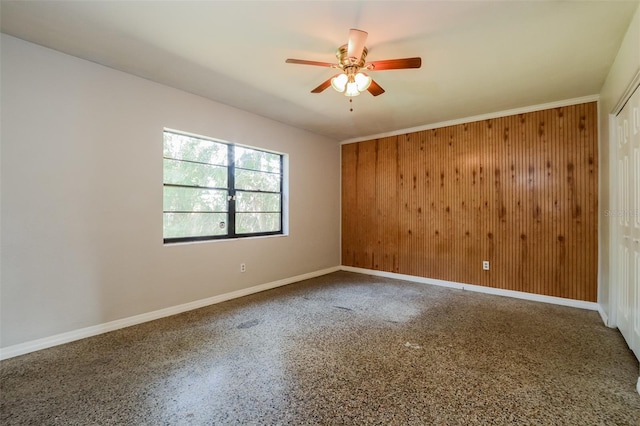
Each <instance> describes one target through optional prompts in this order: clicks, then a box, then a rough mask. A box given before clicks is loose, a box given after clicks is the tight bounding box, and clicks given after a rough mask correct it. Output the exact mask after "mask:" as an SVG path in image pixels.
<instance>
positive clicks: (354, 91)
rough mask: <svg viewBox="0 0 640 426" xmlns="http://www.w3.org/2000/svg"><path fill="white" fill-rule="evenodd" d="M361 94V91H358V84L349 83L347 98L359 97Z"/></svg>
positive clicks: (346, 92) (345, 93)
mask: <svg viewBox="0 0 640 426" xmlns="http://www.w3.org/2000/svg"><path fill="white" fill-rule="evenodd" d="M359 94H360V91H359V90H358V83H356V82H355V81H349V82H348V83H347V90H346V91H345V92H344V95H345V96H350V97H353V96H358V95H359Z"/></svg>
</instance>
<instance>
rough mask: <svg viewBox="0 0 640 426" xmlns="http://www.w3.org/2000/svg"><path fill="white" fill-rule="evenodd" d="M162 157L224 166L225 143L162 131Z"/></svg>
mask: <svg viewBox="0 0 640 426" xmlns="http://www.w3.org/2000/svg"><path fill="white" fill-rule="evenodd" d="M164 157H167V158H175V159H178V160H191V161H199V162H201V163H209V164H217V165H220V166H226V165H227V162H228V157H227V145H226V144H223V143H219V142H213V141H210V140H207V139H199V138H194V137H191V136H185V135H177V134H175V133H170V132H164Z"/></svg>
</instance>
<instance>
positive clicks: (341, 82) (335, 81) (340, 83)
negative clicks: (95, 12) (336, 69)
mask: <svg viewBox="0 0 640 426" xmlns="http://www.w3.org/2000/svg"><path fill="white" fill-rule="evenodd" d="M348 80H349V77H347V75H346V74H339V75H337V76H335V77H333V78H332V79H331V87H333V88H334V89H335V90H336V91H338V92H340V93H342V92H344V89H345V87H346V86H347V81H348Z"/></svg>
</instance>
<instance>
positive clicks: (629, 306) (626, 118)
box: [611, 89, 640, 359]
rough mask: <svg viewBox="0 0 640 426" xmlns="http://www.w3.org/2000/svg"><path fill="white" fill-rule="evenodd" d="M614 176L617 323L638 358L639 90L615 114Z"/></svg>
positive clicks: (639, 325)
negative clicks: (615, 169)
mask: <svg viewBox="0 0 640 426" xmlns="http://www.w3.org/2000/svg"><path fill="white" fill-rule="evenodd" d="M616 127H617V156H616V157H617V158H616V159H617V166H618V170H617V179H616V185H615V200H616V204H615V208H614V209H612V216H613V218H612V219H614V220H615V222H614V226H613V227H612V230H613V235H612V236H613V238H614V239H615V241H616V244H617V251H616V252H615V253H614V256H615V260H614V262H613V264H612V265H611V266H612V267H613V269H614V274H613V278H614V283H613V285H615V286H616V290H617V291H616V293H617V297H616V301H615V302H616V312H617V318H616V322H617V325H618V328H619V329H620V332H621V333H622V335H623V336H624V338H625V340H626V341H627V344H628V345H629V348H631V350H632V351H633V352H634V353H635V355H636V357H637V358H638V359H640V89H636V91H635V93H634V94H633V95H632V96H631V98H630V99H629V101H628V102H627V103H626V105H625V106H624V108H623V109H622V111H620V113H619V114H618V115H617V116H616Z"/></svg>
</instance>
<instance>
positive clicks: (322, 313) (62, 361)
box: [0, 272, 640, 425]
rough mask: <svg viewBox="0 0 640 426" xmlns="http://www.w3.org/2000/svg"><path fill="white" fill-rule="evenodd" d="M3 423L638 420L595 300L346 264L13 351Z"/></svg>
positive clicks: (631, 388) (626, 359)
mask: <svg viewBox="0 0 640 426" xmlns="http://www.w3.org/2000/svg"><path fill="white" fill-rule="evenodd" d="M0 367H1V373H0V380H1V384H0V391H1V394H0V409H1V416H0V423H2V424H3V425H13V424H20V425H23V424H24V425H27V424H28V425H58V424H60V425H94V424H95V425H112V424H118V425H212V424H216V425H218V424H220V425H226V424H234V425H235V424H237V425H240V424H242V425H263V424H265V425H281V424H294V425H302V424H323V425H346V424H384V425H405V424H410V425H431V424H438V425H440V424H443V425H445V424H446V425H458V424H465V425H466V424H498V425H503V424H526V425H530V424H544V425H550V424H554V425H556V424H557V425H563V424H564V425H591V424H593V425H638V424H640V396H639V395H638V394H637V393H636V391H635V382H636V380H637V377H638V362H637V361H636V360H635V358H634V357H633V355H632V354H631V352H630V351H629V350H628V348H627V346H626V345H625V343H624V341H623V339H622V337H621V335H620V334H619V333H618V332H617V331H616V330H611V329H608V328H606V327H605V326H604V325H603V324H602V322H601V320H600V318H599V316H598V314H597V313H596V312H592V311H585V310H580V309H573V308H566V307H559V306H552V305H547V304H543V303H535V302H527V301H522V300H515V299H509V298H504V297H498V296H489V295H484V294H478V293H470V292H464V291H459V290H451V289H445V288H439V287H433V286H427V285H421V284H415V283H408V282H402V281H396V280H390V279H384V278H378V277H370V276H365V275H359V274H352V273H347V272H338V273H334V274H330V275H326V276H323V277H319V278H315V279H311V280H307V281H303V282H300V283H297V284H292V285H289V286H286V287H281V288H278V289H275V290H270V291H266V292H263V293H259V294H254V295H251V296H247V297H244V298H241V299H236V300H233V301H229V302H225V303H221V304H218V305H214V306H210V307H207V308H203V309H199V310H197V311H192V312H188V313H184V314H181V315H177V316H174V317H170V318H166V319H162V320H158V321H153V322H149V323H146V324H142V325H139V326H135V327H129V328H126V329H123V330H119V331H115V332H112V333H108V334H104V335H101V336H97V337H93V338H89V339H85V340H81V341H78V342H73V343H69V344H66V345H63V346H59V347H55V348H51V349H47V350H43V351H40V352H36V353H32V354H28V355H25V356H21V357H17V358H13V359H9V360H6V361H3V362H2V363H0Z"/></svg>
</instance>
